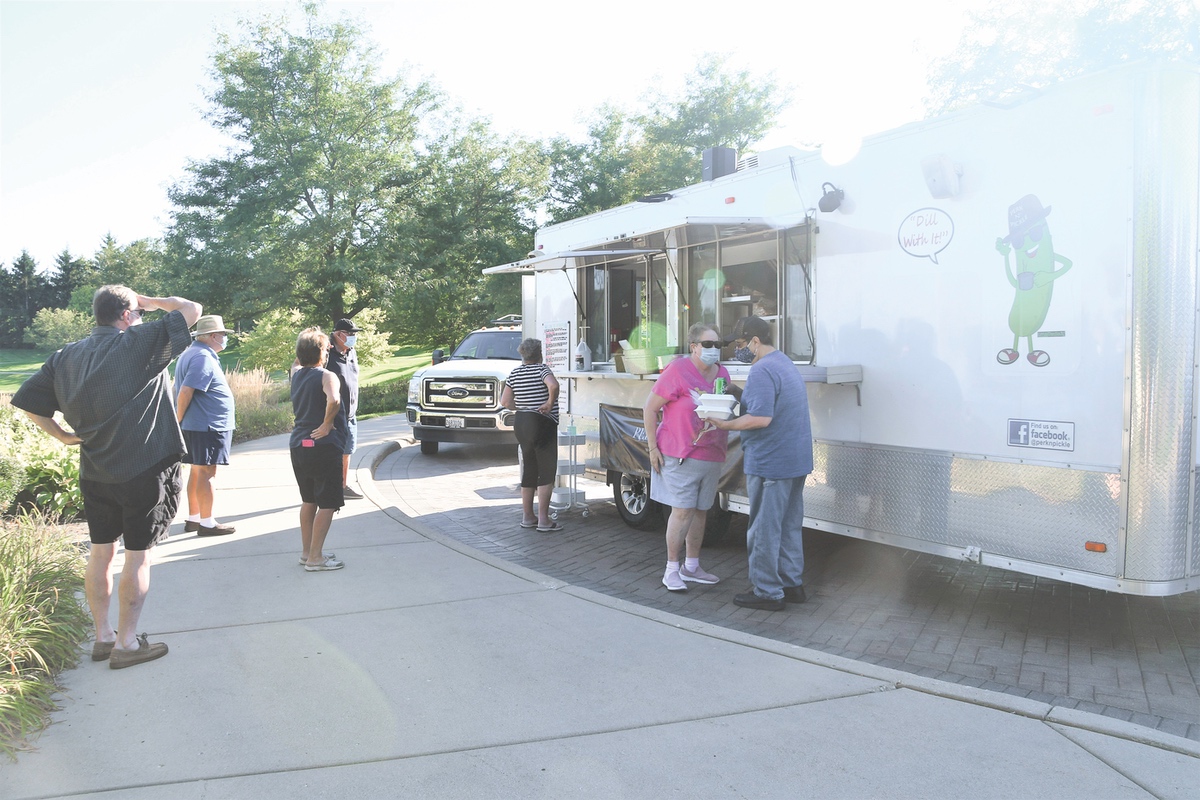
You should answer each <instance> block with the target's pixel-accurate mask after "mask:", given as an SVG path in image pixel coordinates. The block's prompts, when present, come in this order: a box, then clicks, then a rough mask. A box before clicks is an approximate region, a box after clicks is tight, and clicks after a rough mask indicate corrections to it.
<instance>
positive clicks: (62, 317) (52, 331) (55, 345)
mask: <svg viewBox="0 0 1200 800" xmlns="http://www.w3.org/2000/svg"><path fill="white" fill-rule="evenodd" d="M91 332H92V315H91V314H81V313H80V312H78V311H71V310H70V309H66V308H43V309H42V310H41V311H39V312H37V314H35V315H34V317H33V323H32V324H30V326H29V330H28V331H26V333H25V340H26V341H27V342H31V343H32V344H33V345H34V346H35V347H37V348H38V349H40V350H57V349H59V348H60V347H63V346H64V345H68V344H70V343H71V342H77V341H79V340H80V339H86V338H87V337H88V335H89V334H90V333H91Z"/></svg>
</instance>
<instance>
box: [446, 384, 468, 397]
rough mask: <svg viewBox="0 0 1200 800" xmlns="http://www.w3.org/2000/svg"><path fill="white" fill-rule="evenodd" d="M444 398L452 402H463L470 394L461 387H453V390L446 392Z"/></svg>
mask: <svg viewBox="0 0 1200 800" xmlns="http://www.w3.org/2000/svg"><path fill="white" fill-rule="evenodd" d="M446 396H447V397H449V398H451V399H454V400H465V399H466V398H468V397H470V396H471V393H470V392H469V391H467V390H466V389H464V388H462V387H461V386H455V387H454V388H453V389H447V390H446Z"/></svg>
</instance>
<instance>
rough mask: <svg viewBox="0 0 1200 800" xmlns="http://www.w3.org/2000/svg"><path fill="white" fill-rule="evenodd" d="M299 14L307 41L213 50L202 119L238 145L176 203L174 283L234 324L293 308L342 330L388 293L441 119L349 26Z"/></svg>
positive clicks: (278, 25) (209, 164)
mask: <svg viewBox="0 0 1200 800" xmlns="http://www.w3.org/2000/svg"><path fill="white" fill-rule="evenodd" d="M304 14H305V19H304V20H303V25H302V26H299V27H301V28H302V30H293V29H291V28H290V27H289V23H288V22H287V21H286V20H268V19H263V20H261V21H259V22H258V23H247V24H246V25H245V26H244V28H243V30H244V34H243V35H242V37H241V38H240V39H239V40H234V39H232V38H230V37H221V38H220V39H219V43H218V48H217V52H216V55H215V57H214V70H213V71H214V77H215V79H216V89H215V90H214V91H213V92H212V94H211V95H210V97H209V101H210V104H211V107H210V110H209V114H208V116H209V118H210V119H211V120H212V122H213V124H214V125H215V126H216V127H217V128H219V129H220V130H221V131H222V132H224V133H225V134H227V135H229V136H231V137H233V138H234V139H235V140H236V141H237V143H238V144H237V146H236V147H235V148H233V149H231V151H230V152H229V153H228V154H227V155H226V156H225V157H222V158H217V159H213V160H210V161H206V162H203V163H198V164H194V165H193V166H192V167H191V168H190V169H189V172H190V177H189V179H188V180H187V181H186V182H185V183H183V184H181V185H178V186H175V187H174V188H173V189H172V190H171V192H170V197H171V200H172V201H173V203H174V204H175V205H176V207H177V211H176V212H175V214H174V221H173V224H172V227H171V231H170V233H169V235H168V239H169V247H170V249H171V253H172V264H171V266H170V270H171V271H172V273H173V275H172V277H173V278H174V279H177V280H178V281H179V282H180V284H179V285H181V286H183V287H186V289H185V290H186V291H189V292H192V296H195V297H201V298H205V302H206V304H208V305H210V306H211V307H220V308H223V309H229V311H228V312H227V313H229V314H230V315H231V316H234V317H236V318H246V317H254V316H258V315H259V314H260V313H261V312H263V311H264V310H266V309H268V308H275V307H279V306H284V307H287V306H299V307H302V308H304V309H305V311H306V313H307V314H310V315H311V316H312V317H314V318H316V319H321V320H324V319H329V320H335V319H338V318H340V317H346V316H354V315H355V314H357V313H358V312H359V311H361V310H362V309H364V308H367V307H368V306H371V305H377V304H378V302H379V299H380V298H382V297H384V296H386V295H387V294H388V293H389V292H390V289H391V286H392V282H393V276H394V269H393V264H392V261H391V259H392V250H393V248H394V247H395V242H396V240H397V237H398V236H399V235H400V233H399V229H400V228H401V227H402V222H403V216H404V206H405V203H406V201H407V199H408V195H409V194H410V192H411V191H412V188H411V187H412V184H413V182H414V181H415V180H416V178H417V175H416V173H415V172H414V168H415V161H416V147H415V144H414V142H415V140H416V137H417V126H418V123H419V122H420V121H421V119H422V117H423V116H424V115H425V114H427V113H428V112H429V111H430V110H431V109H432V108H433V107H434V106H435V101H436V97H435V93H434V91H433V89H432V88H431V87H430V86H429V85H427V84H425V83H418V84H417V85H415V86H412V87H410V86H408V85H407V84H406V83H405V82H404V81H403V80H402V79H400V78H395V79H382V78H380V77H379V74H378V65H379V55H378V53H377V52H376V50H375V48H374V47H373V46H372V45H370V44H369V43H368V42H367V41H366V39H365V37H364V35H363V32H362V31H361V30H360V29H359V28H358V27H357V26H356V25H355V24H354V23H352V22H349V21H345V20H343V21H338V22H332V23H331V22H325V21H323V20H322V19H320V13H319V9H318V8H317V7H316V6H315V5H307V6H305V8H304Z"/></svg>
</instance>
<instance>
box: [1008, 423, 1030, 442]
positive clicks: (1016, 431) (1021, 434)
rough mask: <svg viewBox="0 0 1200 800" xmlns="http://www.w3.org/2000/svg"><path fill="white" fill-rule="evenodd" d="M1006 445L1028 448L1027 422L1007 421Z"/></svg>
mask: <svg viewBox="0 0 1200 800" xmlns="http://www.w3.org/2000/svg"><path fill="white" fill-rule="evenodd" d="M1008 443H1009V444H1012V445H1016V446H1017V447H1028V446H1029V421H1028V420H1024V419H1010V420H1009V421H1008Z"/></svg>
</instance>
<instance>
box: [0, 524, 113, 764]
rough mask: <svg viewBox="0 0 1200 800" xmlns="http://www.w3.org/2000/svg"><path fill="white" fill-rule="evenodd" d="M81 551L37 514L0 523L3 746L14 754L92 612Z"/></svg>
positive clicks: (36, 727)
mask: <svg viewBox="0 0 1200 800" xmlns="http://www.w3.org/2000/svg"><path fill="white" fill-rule="evenodd" d="M83 574H84V558H83V551H82V550H81V549H80V548H79V547H78V546H77V545H76V543H75V542H73V541H72V539H71V537H70V536H69V535H67V534H66V533H65V532H64V531H63V530H62V529H61V528H59V527H56V526H54V525H51V524H49V523H48V521H47V520H46V519H44V518H41V517H38V516H25V517H22V518H20V519H16V520H0V750H2V751H4V752H5V753H7V754H8V755H9V756H10V757H15V754H16V752H17V751H18V750H21V749H24V748H25V747H26V746H27V745H26V740H27V738H28V737H29V736H30V735H31V734H33V733H36V732H37V731H40V730H41V729H42V728H43V727H45V725H46V721H47V715H48V714H49V712H50V711H51V710H53V709H54V707H55V704H54V700H53V697H54V693H55V692H56V691H57V687H56V686H55V683H54V678H55V676H56V675H57V674H58V673H59V672H61V671H62V670H64V669H68V668H70V667H73V666H75V664H76V663H77V662H78V660H79V644H80V643H81V642H83V641H85V640H86V639H87V638H88V635H89V633H90V629H91V617H90V616H89V614H88V613H87V611H86V610H85V609H84V607H83V606H82V605H81V603H80V601H79V600H78V599H77V596H78V595H79V594H81V593H82V592H83Z"/></svg>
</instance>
